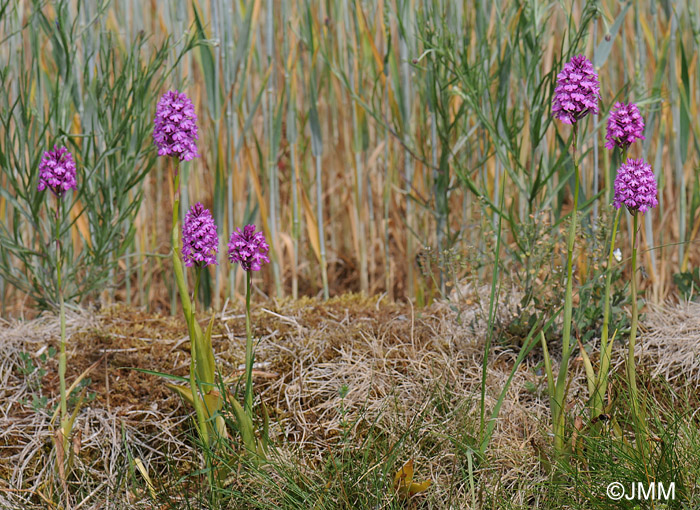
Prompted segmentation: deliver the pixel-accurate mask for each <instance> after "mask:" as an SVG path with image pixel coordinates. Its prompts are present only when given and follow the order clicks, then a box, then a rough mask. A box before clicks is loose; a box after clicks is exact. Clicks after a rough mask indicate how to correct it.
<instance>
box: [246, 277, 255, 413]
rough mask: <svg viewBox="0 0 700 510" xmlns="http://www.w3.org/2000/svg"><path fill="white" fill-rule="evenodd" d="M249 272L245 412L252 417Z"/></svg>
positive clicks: (249, 279) (248, 286)
mask: <svg viewBox="0 0 700 510" xmlns="http://www.w3.org/2000/svg"><path fill="white" fill-rule="evenodd" d="M250 291H251V275H250V271H246V273H245V376H246V380H245V402H244V405H245V412H246V413H247V414H248V416H249V417H251V419H252V417H253V332H252V330H251V326H250Z"/></svg>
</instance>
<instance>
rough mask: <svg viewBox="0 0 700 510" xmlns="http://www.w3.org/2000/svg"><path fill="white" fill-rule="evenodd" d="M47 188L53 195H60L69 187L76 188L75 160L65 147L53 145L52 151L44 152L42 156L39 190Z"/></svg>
mask: <svg viewBox="0 0 700 510" xmlns="http://www.w3.org/2000/svg"><path fill="white" fill-rule="evenodd" d="M46 188H49V189H50V190H51V191H52V192H53V194H54V195H56V196H58V197H60V196H61V195H63V193H65V192H66V191H68V190H69V189H78V183H77V182H76V180H75V162H74V161H73V156H72V155H71V153H70V152H68V149H66V148H65V147H61V148H58V147H56V146H55V145H54V147H53V150H52V151H46V152H44V158H43V159H42V160H41V163H40V164H39V186H37V189H38V190H39V191H44V190H45V189H46Z"/></svg>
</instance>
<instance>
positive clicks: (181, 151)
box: [153, 90, 199, 161]
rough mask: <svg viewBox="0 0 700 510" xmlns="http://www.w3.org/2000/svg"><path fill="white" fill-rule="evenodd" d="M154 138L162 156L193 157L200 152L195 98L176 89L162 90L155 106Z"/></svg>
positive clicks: (189, 158) (186, 159) (184, 158)
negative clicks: (162, 92) (197, 141)
mask: <svg viewBox="0 0 700 510" xmlns="http://www.w3.org/2000/svg"><path fill="white" fill-rule="evenodd" d="M154 122H155V127H154V128H153V141H154V142H155V144H156V146H157V147H158V155H159V156H176V157H177V158H179V159H180V161H191V160H192V159H194V158H197V157H199V153H197V143H196V140H197V115H196V114H195V113H194V105H193V104H192V101H190V99H189V98H188V97H187V96H186V95H185V94H184V93H179V92H178V91H177V90H171V91H168V92H166V93H165V94H163V97H161V98H160V101H159V102H158V107H157V108H156V118H155V119H154Z"/></svg>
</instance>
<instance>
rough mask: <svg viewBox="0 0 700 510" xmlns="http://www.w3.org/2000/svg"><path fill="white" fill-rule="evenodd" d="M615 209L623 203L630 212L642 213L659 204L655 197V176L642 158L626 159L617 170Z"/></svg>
mask: <svg viewBox="0 0 700 510" xmlns="http://www.w3.org/2000/svg"><path fill="white" fill-rule="evenodd" d="M614 205H615V207H616V208H617V209H619V208H620V207H622V206H623V205H624V206H626V207H627V209H629V211H630V212H631V213H633V214H634V213H635V212H637V211H639V212H641V213H644V212H646V211H648V210H649V209H651V208H652V207H656V206H657V205H659V201H658V200H657V199H656V177H654V172H653V171H652V169H651V165H650V164H648V163H645V162H644V160H643V159H641V158H640V159H631V158H630V159H628V160H627V163H625V164H623V165H622V166H621V167H620V169H619V170H618V171H617V177H616V178H615V201H614Z"/></svg>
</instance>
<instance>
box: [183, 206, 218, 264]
mask: <svg viewBox="0 0 700 510" xmlns="http://www.w3.org/2000/svg"><path fill="white" fill-rule="evenodd" d="M218 251H219V236H218V235H216V224H215V223H214V218H212V216H211V212H209V209H205V208H204V206H203V205H202V204H200V203H199V202H197V203H196V204H194V205H193V206H192V207H190V210H189V211H187V215H186V216H185V224H184V225H183V226H182V258H183V259H184V261H185V265H186V266H187V267H192V266H195V265H196V266H197V267H205V266H208V265H210V264H216V254H217V253H218Z"/></svg>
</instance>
